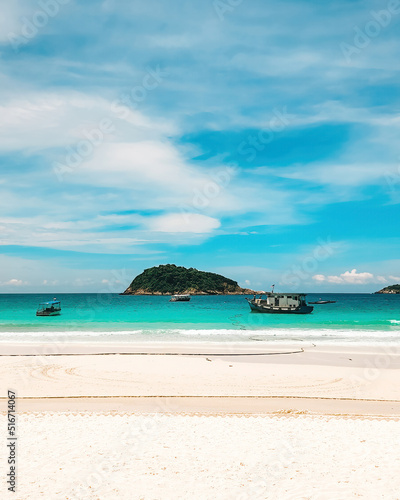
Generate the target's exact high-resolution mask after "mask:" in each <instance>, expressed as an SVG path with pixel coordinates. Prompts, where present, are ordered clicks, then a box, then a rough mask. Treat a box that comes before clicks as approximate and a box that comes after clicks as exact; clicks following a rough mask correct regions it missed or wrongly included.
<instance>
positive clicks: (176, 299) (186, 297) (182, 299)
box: [170, 295, 191, 302]
mask: <svg viewBox="0 0 400 500" xmlns="http://www.w3.org/2000/svg"><path fill="white" fill-rule="evenodd" d="M190 299H191V297H190V295H173V296H172V297H171V298H170V302H189V300H190Z"/></svg>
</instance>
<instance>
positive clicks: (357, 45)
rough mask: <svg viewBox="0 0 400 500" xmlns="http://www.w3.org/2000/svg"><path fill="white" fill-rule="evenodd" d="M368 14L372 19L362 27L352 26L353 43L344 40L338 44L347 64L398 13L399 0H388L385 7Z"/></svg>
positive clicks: (399, 8) (399, 11)
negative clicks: (353, 32)
mask: <svg viewBox="0 0 400 500" xmlns="http://www.w3.org/2000/svg"><path fill="white" fill-rule="evenodd" d="M370 14H371V17H372V19H371V20H370V21H368V22H367V23H366V24H365V26H364V28H363V29H361V28H360V27H359V26H354V27H353V29H354V31H355V34H354V37H353V45H351V44H348V43H346V42H342V43H341V44H340V49H341V51H342V54H343V56H344V58H345V59H346V62H347V64H350V63H351V62H352V57H353V56H354V55H358V54H360V53H361V51H362V50H364V49H365V48H367V47H368V46H369V44H370V43H371V41H372V39H373V38H377V37H378V36H379V35H380V34H381V32H382V29H384V28H387V27H388V26H389V24H390V23H391V22H392V20H393V17H394V16H397V15H398V14H400V0H390V1H389V3H388V4H387V8H386V9H383V10H380V11H378V12H376V11H374V10H371V12H370Z"/></svg>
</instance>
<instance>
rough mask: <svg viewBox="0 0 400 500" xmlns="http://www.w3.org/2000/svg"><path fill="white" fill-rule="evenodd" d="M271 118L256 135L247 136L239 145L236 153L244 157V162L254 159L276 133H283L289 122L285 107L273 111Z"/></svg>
mask: <svg viewBox="0 0 400 500" xmlns="http://www.w3.org/2000/svg"><path fill="white" fill-rule="evenodd" d="M273 115H274V116H273V117H272V118H271V119H270V121H269V123H268V126H267V127H265V128H262V129H261V130H259V131H258V132H257V134H254V135H253V134H252V135H249V136H247V139H246V140H245V141H243V142H241V143H240V144H239V147H238V153H239V154H240V155H242V156H246V161H248V162H250V161H253V160H255V159H256V157H257V155H258V153H260V152H261V151H264V149H265V148H266V147H267V146H268V144H270V143H271V142H272V141H273V140H274V139H275V136H276V134H277V133H279V132H283V131H284V130H285V128H286V127H287V126H288V125H289V123H290V120H289V116H290V115H288V112H287V107H286V106H285V107H284V108H283V109H282V110H279V109H274V111H273Z"/></svg>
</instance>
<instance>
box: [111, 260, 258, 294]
mask: <svg viewBox="0 0 400 500" xmlns="http://www.w3.org/2000/svg"><path fill="white" fill-rule="evenodd" d="M253 293H255V292H254V291H253V290H250V289H248V288H241V287H240V286H239V285H238V283H237V281H233V280H231V279H229V278H225V277H224V276H221V275H220V274H215V273H209V272H204V271H198V270H197V269H194V268H193V267H191V268H190V269H187V268H186V267H180V266H175V265H174V264H166V265H161V266H158V267H151V268H150V269H146V270H145V271H143V273H142V274H139V276H136V278H135V279H134V280H133V281H132V283H131V284H130V285H129V287H128V288H127V289H126V290H125V292H124V293H123V294H121V295H175V294H190V295H245V294H253Z"/></svg>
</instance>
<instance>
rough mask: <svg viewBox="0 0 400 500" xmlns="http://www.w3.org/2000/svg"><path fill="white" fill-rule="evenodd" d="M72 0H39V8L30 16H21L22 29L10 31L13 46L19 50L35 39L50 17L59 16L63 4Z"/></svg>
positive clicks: (10, 40)
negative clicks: (16, 31)
mask: <svg viewBox="0 0 400 500" xmlns="http://www.w3.org/2000/svg"><path fill="white" fill-rule="evenodd" d="M70 1H71V0H39V1H38V3H37V6H38V8H37V10H35V12H34V13H33V14H32V15H31V16H30V17H26V16H23V17H21V29H20V30H19V32H18V33H15V32H10V33H8V41H9V43H10V44H11V46H12V48H13V49H14V50H15V51H16V52H18V50H19V48H20V47H21V46H24V45H26V44H27V43H29V42H30V41H31V40H33V39H34V38H35V37H36V36H37V35H38V34H39V32H40V30H42V29H43V28H45V27H46V26H47V24H48V23H49V21H50V19H52V18H54V17H56V16H57V14H58V13H59V12H60V10H61V7H62V6H63V5H67V4H68V3H70Z"/></svg>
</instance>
